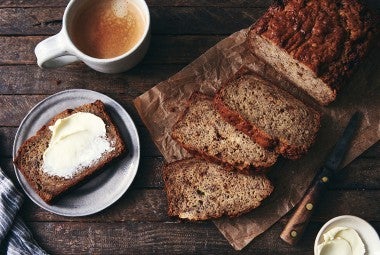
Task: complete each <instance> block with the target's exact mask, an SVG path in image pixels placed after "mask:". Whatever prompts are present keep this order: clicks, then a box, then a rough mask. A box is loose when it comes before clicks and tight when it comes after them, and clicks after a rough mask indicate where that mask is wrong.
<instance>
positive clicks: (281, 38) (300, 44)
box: [248, 0, 376, 105]
mask: <svg viewBox="0 0 380 255" xmlns="http://www.w3.org/2000/svg"><path fill="white" fill-rule="evenodd" d="M279 2H281V3H279ZM375 30H376V22H375V18H374V17H373V15H371V13H370V11H369V10H368V9H367V8H366V7H365V6H364V5H363V4H361V3H360V1H357V0H284V1H276V4H274V5H272V6H271V7H270V8H269V9H268V11H267V12H266V13H265V14H264V15H263V16H262V17H261V18H260V19H259V20H258V21H257V22H256V23H255V24H254V25H253V26H252V27H251V30H250V32H249V36H248V42H249V47H250V49H251V51H252V52H253V53H255V54H256V55H258V56H259V57H262V58H264V60H265V61H267V62H268V63H269V64H271V65H273V66H274V67H275V68H276V69H277V70H278V71H280V72H281V73H283V74H284V75H285V76H287V78H289V79H290V80H291V81H293V82H294V83H295V84H296V85H297V86H299V87H300V88H302V89H304V90H306V92H308V93H309V94H310V95H311V96H313V97H314V98H316V99H317V100H318V101H319V102H320V103H321V104H323V105H326V104H328V103H330V102H332V101H333V100H335V98H336V93H337V91H338V90H339V89H340V88H341V87H342V85H343V84H344V83H345V82H347V81H348V79H349V77H350V76H351V74H352V73H353V71H354V70H355V67H357V66H358V64H359V63H360V62H361V61H362V59H363V58H364V56H365V55H366V54H367V53H368V50H369V48H370V45H371V44H373V39H374V34H375ZM276 48H277V49H276ZM270 51H276V53H274V52H273V54H271V53H270ZM281 52H284V53H285V54H288V55H289V59H288V57H287V56H284V55H282V53H281ZM275 55H276V56H275ZM275 58H278V59H275ZM291 59H293V60H294V64H292V63H291V62H293V61H291ZM292 65H294V67H292ZM291 69H295V71H294V72H293V73H292V72H291ZM297 76H298V77H297ZM305 77H306V78H307V79H308V80H307V79H306V78H305ZM313 80H314V81H315V82H316V83H315V84H317V85H309V86H308V85H307V84H305V83H309V84H310V83H312V82H313ZM302 81H304V82H302Z"/></svg>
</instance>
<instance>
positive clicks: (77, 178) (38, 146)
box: [14, 100, 126, 204]
mask: <svg viewBox="0 0 380 255" xmlns="http://www.w3.org/2000/svg"><path fill="white" fill-rule="evenodd" d="M78 113H90V114H92V116H93V115H95V116H97V117H99V118H100V119H101V121H102V122H104V128H105V132H104V134H105V135H104V137H102V138H101V139H104V141H106V142H107V143H108V145H109V146H107V147H104V148H100V149H99V148H98V149H97V151H96V152H95V153H97V154H96V155H95V154H94V155H95V156H96V157H95V158H93V159H91V158H88V151H89V150H92V148H87V153H85V154H80V153H79V155H77V156H76V157H78V158H75V160H76V162H82V163H81V164H80V165H78V166H77V167H76V168H73V167H72V166H71V168H69V172H67V171H66V172H65V171H64V173H62V174H60V172H59V171H57V169H58V170H59V169H60V168H59V167H61V168H62V169H65V167H66V170H67V166H66V165H67V163H68V164H69V165H70V162H65V160H62V159H60V158H54V157H53V158H52V159H50V161H51V163H52V164H53V165H54V162H55V160H54V159H56V161H57V162H58V163H59V162H60V161H61V163H62V164H66V165H64V166H62V165H58V166H53V168H54V167H56V168H57V169H56V171H55V172H54V171H50V170H51V169H50V170H49V171H47V167H46V166H45V165H46V162H45V161H46V158H47V153H46V152H47V151H49V150H50V149H49V150H48V148H51V147H53V145H54V146H56V145H57V144H56V141H55V140H54V139H53V140H52V136H53V132H52V131H51V129H49V127H51V128H52V127H53V126H54V125H55V124H56V123H59V122H62V121H63V120H65V118H66V119H67V118H68V117H70V116H73V115H75V114H78ZM95 116H94V117H95ZM95 118H96V117H95ZM57 121H58V122H57ZM71 121H75V118H74V120H71ZM74 124H75V123H74ZM69 129H70V128H68V127H61V130H60V131H61V132H66V133H64V134H63V135H62V137H66V136H67V132H70V130H69ZM71 129H72V128H71ZM82 129H83V128H81V127H79V131H78V130H74V131H73V130H71V131H72V133H74V134H75V135H76V137H75V138H74V139H72V141H65V142H66V143H69V145H70V146H76V145H77V144H73V143H75V142H78V138H79V137H80V136H81V135H82V134H83V135H86V133H83V132H84V130H82ZM62 130H63V131H62ZM87 135H88V134H87ZM99 139H100V138H99ZM90 140H93V139H91V137H90V138H89V141H90ZM52 141H53V142H52ZM83 144H85V145H86V143H83ZM83 144H81V146H82V145H83ZM87 145H90V146H94V144H92V143H90V144H87ZM95 145H96V146H97V147H99V146H101V144H100V145H99V144H95ZM60 146H62V144H60ZM65 146H67V144H66V145H65ZM70 146H69V147H70ZM96 146H95V147H96ZM58 149H59V148H58ZM102 149H103V150H102ZM61 151H62V152H63V151H65V152H66V153H72V151H71V150H70V148H67V147H63V150H61ZM61 151H60V150H57V149H56V148H55V154H56V155H58V156H59V153H60V152H61ZM83 151H86V148H84V147H80V148H79V149H78V152H83ZM125 151H126V146H125V144H124V142H123V140H122V138H121V136H120V133H119V131H118V129H117V127H116V125H115V124H114V123H113V121H112V120H111V118H110V116H109V115H108V114H107V112H106V109H105V105H104V103H103V102H101V101H100V100H97V101H95V102H93V103H90V104H85V105H82V106H79V107H77V108H75V109H67V110H65V111H63V112H61V113H59V114H58V115H56V116H55V117H53V118H52V119H51V120H50V121H49V122H48V123H47V124H46V125H44V126H43V127H42V128H41V129H40V130H38V131H37V133H36V134H35V135H34V136H32V137H30V138H29V139H27V140H26V141H25V142H24V143H23V144H22V145H21V146H20V148H19V149H18V152H17V156H16V158H15V159H14V164H15V165H16V167H17V168H18V169H19V170H20V172H21V173H22V174H23V176H24V177H25V178H26V180H27V181H28V183H29V185H30V186H31V187H32V188H33V189H34V190H35V192H36V193H37V194H38V195H39V196H40V197H41V198H42V199H43V200H44V201H45V202H46V203H49V204H50V203H52V202H53V200H54V199H55V198H56V197H57V196H59V195H61V194H62V193H63V192H65V191H67V190H69V189H70V188H72V187H74V186H76V185H78V184H79V183H81V182H83V181H84V180H86V179H88V178H89V177H90V176H92V175H93V174H94V173H96V172H99V170H100V169H101V168H102V167H103V166H104V165H106V164H107V163H109V162H110V161H112V160H113V159H115V158H116V157H118V156H119V155H121V154H122V153H124V152H125ZM74 154H75V153H74ZM82 155H83V157H87V158H84V159H83V158H81V157H82ZM65 156H66V159H67V158H70V157H71V156H72V155H69V157H67V155H65V154H64V153H62V157H63V158H64V157H65ZM73 157H74V156H73ZM73 160H74V159H73ZM66 161H67V160H66ZM83 162H87V163H83ZM58 163H57V164H58ZM45 168H46V169H45ZM50 168H51V167H50ZM70 169H71V170H70ZM53 170H54V169H53ZM70 171H71V175H70V174H69V173H70Z"/></svg>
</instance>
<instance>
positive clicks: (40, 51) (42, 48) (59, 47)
mask: <svg viewBox="0 0 380 255" xmlns="http://www.w3.org/2000/svg"><path fill="white" fill-rule="evenodd" d="M65 41H66V39H65V35H64V34H63V31H61V32H59V33H58V34H56V35H54V36H51V37H49V38H47V39H45V40H43V41H41V42H40V43H38V44H37V46H36V48H35V49H34V53H35V54H36V57H37V64H38V65H39V66H40V67H41V68H57V67H61V66H64V65H68V64H70V63H73V62H76V61H79V59H78V58H77V57H76V56H74V55H72V54H70V53H69V51H68V48H67V45H66V42H65Z"/></svg>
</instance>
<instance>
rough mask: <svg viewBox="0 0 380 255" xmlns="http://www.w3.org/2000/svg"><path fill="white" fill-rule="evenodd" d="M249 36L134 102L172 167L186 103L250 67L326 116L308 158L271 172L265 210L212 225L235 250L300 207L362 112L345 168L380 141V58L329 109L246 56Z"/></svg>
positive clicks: (239, 36)
mask: <svg viewBox="0 0 380 255" xmlns="http://www.w3.org/2000/svg"><path fill="white" fill-rule="evenodd" d="M247 31H248V30H247V29H243V30H241V31H239V32H236V33H234V34H232V35H231V36H229V37H228V38H226V39H224V40H222V41H221V42H219V43H218V44H216V45H215V46H214V47H212V48H211V49H209V50H208V51H207V52H206V53H204V54H203V55H202V56H200V57H199V58H197V59H196V60H195V61H194V62H192V63H191V64H189V65H188V66H186V67H185V68H184V69H182V70H181V71H180V72H178V73H177V74H175V75H173V76H172V77H170V78H169V79H168V80H166V81H163V82H161V83H159V84H158V85H156V86H155V87H154V88H152V89H150V90H149V91H147V92H145V93H144V94H143V95H141V96H139V97H137V98H136V99H135V101H134V103H135V106H136V108H137V110H138V112H139V114H140V116H141V119H142V120H143V121H144V123H145V125H146V126H147V128H148V129H149V131H150V134H151V136H152V138H153V141H154V142H155V144H156V145H157V147H158V149H159V150H160V151H161V153H162V154H163V156H164V157H165V159H166V160H167V161H168V162H172V161H176V160H178V159H181V158H184V157H186V156H188V153H187V152H186V151H184V150H183V149H182V148H181V147H180V146H179V145H178V144H177V143H176V142H175V141H173V140H172V138H171V137H170V132H171V129H172V126H173V124H174V123H175V122H176V121H177V118H178V116H179V114H180V113H181V111H183V110H184V106H185V101H186V100H187V99H188V98H189V97H190V95H191V94H192V93H193V92H194V91H200V92H203V93H206V94H209V95H212V94H214V93H215V91H217V90H218V89H219V87H220V85H221V83H222V82H223V81H225V80H226V79H227V78H228V77H230V76H232V75H233V74H234V73H235V72H236V71H237V70H239V69H240V68H241V67H242V66H248V67H249V68H251V69H252V70H254V71H256V72H257V73H258V74H260V75H262V76H264V77H267V78H268V79H269V80H271V81H273V82H275V83H276V84H281V85H279V86H281V87H284V88H285V89H287V90H288V91H290V92H291V93H292V94H294V95H296V96H297V97H299V98H301V99H303V100H304V101H309V103H310V104H312V105H314V107H316V108H317V109H319V110H320V111H321V112H322V113H323V118H322V127H321V129H320V131H319V133H318V137H317V140H316V142H315V144H314V145H313V147H312V148H311V149H310V151H309V153H308V154H307V155H306V156H304V157H302V158H301V159H300V160H296V161H290V160H284V159H282V160H280V162H278V163H277V164H276V166H275V167H274V168H273V170H272V171H271V172H270V174H269V177H270V179H271V180H272V181H273V183H274V186H275V190H274V192H273V193H272V195H271V196H270V197H269V198H268V199H267V200H265V201H264V203H263V204H262V206H260V207H259V208H257V209H255V210H253V211H252V212H251V213H248V214H245V215H243V216H240V217H238V218H235V219H228V218H222V219H219V220H215V221H214V223H215V225H216V226H217V227H218V229H219V230H220V231H221V232H222V234H223V235H224V236H225V237H226V238H227V240H228V241H229V242H230V244H231V245H232V246H233V247H234V248H235V249H236V250H241V249H242V248H244V247H245V246H246V245H247V244H248V243H249V242H250V241H252V239H253V238H255V237H256V236H258V235H260V234H261V233H263V232H264V231H265V230H267V229H268V228H269V227H270V226H272V225H273V224H274V223H275V222H276V221H278V220H279V219H280V218H281V217H282V216H284V215H285V214H286V213H287V212H288V211H289V210H291V209H292V208H293V207H294V205H295V204H297V202H299V201H300V199H301V198H302V196H303V194H304V193H305V191H306V189H307V187H308V185H309V184H310V182H311V181H312V179H313V177H314V175H315V173H316V171H317V170H318V169H319V167H320V166H321V165H322V163H323V160H324V158H325V157H326V155H327V153H328V152H329V151H330V149H331V148H332V146H333V144H335V142H336V141H337V139H338V138H339V136H340V134H341V132H342V130H343V128H344V126H345V125H346V123H347V122H348V120H349V118H350V116H351V115H352V114H353V112H354V111H356V110H360V111H361V112H362V113H363V115H364V118H363V119H362V124H361V128H360V131H359V132H358V134H357V136H356V138H355V140H354V141H353V143H352V146H351V149H350V150H349V152H348V154H347V156H346V159H345V160H344V162H343V163H342V167H343V166H345V165H347V164H348V163H350V162H351V161H352V160H353V159H355V158H356V157H357V156H359V155H360V154H361V153H362V152H364V151H365V150H366V149H367V148H369V147H370V146H371V145H373V144H374V143H376V142H377V141H378V140H379V136H380V128H379V109H380V100H379V95H380V93H379V88H380V72H379V70H380V69H379V61H378V60H377V59H379V57H377V58H376V56H374V55H373V54H372V57H370V59H369V60H368V61H367V62H366V63H365V64H363V65H362V67H361V68H360V70H359V71H358V72H357V73H356V74H355V76H354V78H353V80H352V81H351V82H350V84H348V85H347V86H346V87H345V88H344V89H343V91H342V92H341V94H340V95H339V96H338V99H337V100H336V101H335V102H334V103H333V104H331V105H330V106H328V107H321V106H318V105H316V104H315V102H312V101H311V100H310V98H308V97H307V96H305V95H304V94H302V93H300V92H298V91H297V90H296V89H295V88H294V86H293V87H292V86H289V84H288V83H287V82H284V80H283V79H281V76H280V75H279V74H276V73H275V72H274V71H273V69H271V68H270V67H269V66H267V65H265V64H264V63H262V62H261V61H260V60H259V59H257V58H256V57H255V56H253V55H252V54H251V53H250V52H249V51H248V49H247V47H246V44H245V40H246V33H247ZM377 55H379V54H377ZM278 234H279V235H280V233H278Z"/></svg>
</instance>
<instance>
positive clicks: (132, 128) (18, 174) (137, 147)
mask: <svg viewBox="0 0 380 255" xmlns="http://www.w3.org/2000/svg"><path fill="white" fill-rule="evenodd" d="M78 92H81V93H86V94H87V93H88V94H94V95H99V96H100V97H102V98H106V99H107V100H109V101H110V102H112V103H113V104H115V105H116V106H117V107H119V108H120V110H121V112H122V114H118V115H119V116H123V117H126V118H127V119H128V120H129V121H130V123H131V124H132V125H131V126H128V125H126V128H127V130H128V133H130V134H132V133H133V134H134V139H135V141H134V142H132V143H133V147H134V151H135V152H136V153H134V156H133V158H132V161H133V162H135V164H133V166H132V167H130V168H132V171H133V172H132V175H131V178H130V179H129V180H128V182H127V185H125V188H124V189H122V191H121V192H119V193H118V194H117V195H115V196H114V197H113V199H110V201H109V202H107V203H104V204H103V205H102V206H99V207H98V208H95V209H94V210H87V211H83V212H81V213H79V212H77V213H76V212H75V210H74V211H73V210H70V211H68V212H61V211H60V210H59V208H58V209H54V208H55V206H54V204H53V205H49V204H47V203H46V202H44V201H42V203H41V202H40V201H38V200H36V198H35V197H33V196H32V194H30V192H29V191H28V190H26V187H25V186H24V185H25V183H24V182H23V181H22V180H21V175H22V173H21V172H20V170H19V169H18V168H17V167H16V165H15V164H14V159H15V157H16V155H17V150H18V148H16V141H17V140H18V139H19V138H18V137H19V136H20V132H21V131H22V127H23V126H24V125H25V122H27V121H28V119H29V118H30V117H31V114H32V113H33V112H34V111H36V109H38V108H39V107H41V105H43V104H45V103H46V101H48V100H51V99H53V98H54V97H57V96H60V95H62V94H69V95H70V94H73V93H78ZM95 100H96V99H95ZM111 107H112V106H111ZM112 108H113V107H112ZM29 138H30V137H28V138H27V139H29ZM134 139H131V140H134ZM22 142H25V140H24V141H22ZM140 159H141V145H140V137H139V133H138V130H137V127H136V124H135V122H134V121H133V119H132V117H131V116H130V114H129V113H128V112H127V111H126V109H125V108H124V107H123V106H121V105H120V104H119V103H118V102H117V101H116V100H114V99H113V98H111V97H109V96H107V95H105V94H103V93H100V92H97V91H94V90H89V89H67V90H63V91H59V92H57V93H54V94H52V95H49V96H47V97H46V98H44V99H42V100H41V101H39V102H38V103H37V104H36V105H34V106H33V107H32V108H31V109H30V110H29V111H28V112H27V114H26V115H25V116H24V118H23V119H22V121H21V122H20V124H19V127H18V128H17V132H16V134H15V137H14V141H13V146H12V164H13V168H14V171H15V175H16V177H17V181H18V182H19V184H20V186H21V188H22V190H23V191H24V193H25V194H26V195H27V196H28V197H29V199H31V200H32V201H33V203H34V204H36V205H37V206H39V207H41V208H42V209H44V210H47V211H49V212H51V213H54V214H57V215H61V216H66V217H81V216H88V215H92V214H95V213H98V212H100V211H103V210H105V209H106V208H108V207H109V206H111V205H112V204H114V203H115V202H117V201H118V200H119V199H120V198H121V197H122V196H123V195H124V194H125V192H126V191H127V190H128V189H129V188H130V186H131V185H132V183H133V181H134V179H135V178H136V175H137V171H138V168H139V165H140ZM23 178H24V179H25V177H23ZM25 181H26V180H25ZM26 185H28V186H29V188H30V189H31V190H32V191H33V193H35V195H37V196H38V194H37V193H36V192H35V191H34V189H33V188H32V187H30V185H29V183H28V182H27V181H26Z"/></svg>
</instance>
